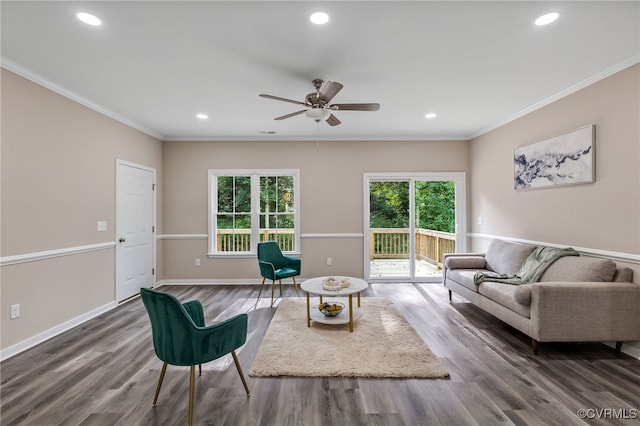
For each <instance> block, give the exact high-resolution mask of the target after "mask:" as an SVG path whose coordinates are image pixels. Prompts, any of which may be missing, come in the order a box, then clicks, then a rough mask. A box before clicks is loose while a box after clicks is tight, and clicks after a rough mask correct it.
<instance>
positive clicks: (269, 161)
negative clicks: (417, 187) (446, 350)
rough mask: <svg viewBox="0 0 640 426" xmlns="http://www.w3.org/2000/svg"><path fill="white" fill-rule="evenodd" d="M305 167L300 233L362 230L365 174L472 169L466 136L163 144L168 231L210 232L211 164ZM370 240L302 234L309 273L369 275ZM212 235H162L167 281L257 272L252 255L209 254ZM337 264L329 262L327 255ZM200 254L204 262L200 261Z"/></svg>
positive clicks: (248, 276)
mask: <svg viewBox="0 0 640 426" xmlns="http://www.w3.org/2000/svg"><path fill="white" fill-rule="evenodd" d="M215 168H223V169H232V168H238V169H248V168H275V169H278V168H281V169H300V191H301V195H300V196H301V200H300V203H301V216H300V218H301V233H302V234H352V233H356V234H362V232H363V229H364V224H363V174H364V173H365V172H452V171H455V172H467V168H468V142H466V141H402V142H401V141H391V142H389V141H384V142H383V141H357V142H356V141H352V142H345V141H331V142H326V141H324V142H320V143H319V144H317V143H316V142H294V141H280V142H277V141H266V140H265V141H252V142H249V141H246V142H237V141H234V142H165V144H164V167H163V170H164V177H165V182H166V183H165V188H164V205H163V211H164V231H165V233H166V234H171V235H172V236H175V235H176V234H206V233H207V227H208V221H207V213H208V208H207V202H208V195H207V171H208V170H209V169H215ZM363 243H364V239H363V238H362V237H356V238H341V237H339V238H335V237H333V238H325V237H322V238H303V240H302V261H303V263H302V269H303V273H302V275H303V277H311V276H317V275H326V274H345V275H347V274H348V275H353V276H363V274H364V269H363V268H364V266H363V263H364V260H363V256H364V248H363ZM206 255H207V241H206V240H204V239H203V240H189V239H167V240H164V259H165V262H164V277H165V278H166V279H183V278H186V279H204V280H206V279H238V280H245V281H246V280H255V279H258V278H259V273H258V267H257V263H256V260H255V258H254V259H207V257H206ZM327 257H331V258H333V265H332V266H327V265H326V258H327ZM196 258H199V259H201V261H202V264H201V266H199V267H196V266H194V260H195V259H196Z"/></svg>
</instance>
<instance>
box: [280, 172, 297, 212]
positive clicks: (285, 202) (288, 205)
mask: <svg viewBox="0 0 640 426" xmlns="http://www.w3.org/2000/svg"><path fill="white" fill-rule="evenodd" d="M293 196H294V194H293V176H280V177H279V178H278V198H277V201H278V210H277V211H278V212H291V211H293Z"/></svg>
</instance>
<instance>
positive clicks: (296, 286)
mask: <svg viewBox="0 0 640 426" xmlns="http://www.w3.org/2000/svg"><path fill="white" fill-rule="evenodd" d="M291 278H293V288H294V289H295V290H296V296H298V297H300V293H299V292H298V285H297V284H296V277H291Z"/></svg>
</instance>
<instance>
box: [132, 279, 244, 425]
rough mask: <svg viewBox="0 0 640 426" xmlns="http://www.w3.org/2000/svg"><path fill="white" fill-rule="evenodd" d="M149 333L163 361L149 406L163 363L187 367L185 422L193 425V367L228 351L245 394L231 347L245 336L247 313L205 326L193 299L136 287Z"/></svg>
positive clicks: (239, 342) (154, 403)
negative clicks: (188, 372) (145, 312)
mask: <svg viewBox="0 0 640 426" xmlns="http://www.w3.org/2000/svg"><path fill="white" fill-rule="evenodd" d="M140 294H141V296H142V302H143V303H144V306H145V308H146V309H147V313H148V314H149V319H150V320H151V329H152V333H153V347H154V349H155V352H156V355H157V356H158V358H160V360H161V361H163V362H164V364H163V365H162V370H161V371H160V379H159V380H158V385H157V387H156V394H155V396H154V398H153V406H154V407H155V406H156V403H157V402H158V395H159V394H160V388H161V387H162V380H163V379H164V375H165V372H166V371H167V364H171V365H178V366H189V367H191V371H190V380H189V425H192V424H193V404H194V401H193V400H194V391H195V366H196V365H198V366H199V367H200V368H199V369H200V375H202V364H203V363H206V362H209V361H212V360H214V359H217V358H220V357H222V356H224V355H226V354H229V353H231V355H232V356H233V361H234V363H235V364H236V368H237V369H238V373H239V374H240V379H241V380H242V385H243V386H244V389H245V391H246V392H247V396H249V395H250V393H249V387H248V386H247V382H246V380H245V378H244V375H243V374H242V368H241V367H240V363H239V362H238V357H237V356H236V352H235V350H236V349H238V348H239V347H241V346H242V345H244V343H245V341H246V339H247V321H248V317H247V314H240V315H236V316H234V317H232V318H229V319H227V320H225V321H221V322H218V323H216V324H212V325H209V326H205V322H204V310H203V309H202V304H201V303H200V302H199V301H197V300H192V301H190V302H187V303H180V301H179V300H178V299H177V298H176V297H175V296H173V295H171V294H168V293H163V292H160V291H156V290H151V289H148V288H142V289H141V290H140Z"/></svg>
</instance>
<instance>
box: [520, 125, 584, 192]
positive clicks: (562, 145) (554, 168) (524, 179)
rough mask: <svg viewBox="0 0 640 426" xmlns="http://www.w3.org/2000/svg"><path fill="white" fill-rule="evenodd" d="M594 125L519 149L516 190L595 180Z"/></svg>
mask: <svg viewBox="0 0 640 426" xmlns="http://www.w3.org/2000/svg"><path fill="white" fill-rule="evenodd" d="M594 150H595V125H593V124H590V125H588V126H584V127H580V128H578V129H575V130H571V131H569V132H566V133H563V134H560V135H557V136H553V137H551V138H548V139H544V140H542V141H540V142H536V143H533V144H530V145H525V146H521V147H519V148H516V149H515V150H514V153H513V160H514V163H513V164H514V177H513V184H514V188H515V189H517V190H519V189H531V188H545V187H550V186H558V185H574V184H579V183H592V182H594V181H595V158H596V156H595V152H594Z"/></svg>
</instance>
